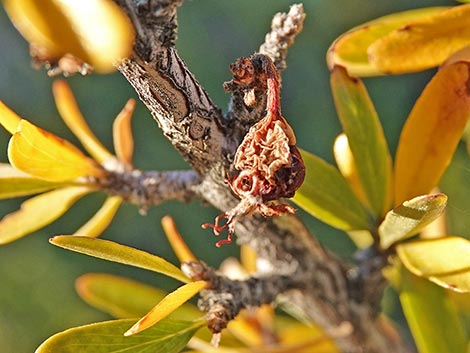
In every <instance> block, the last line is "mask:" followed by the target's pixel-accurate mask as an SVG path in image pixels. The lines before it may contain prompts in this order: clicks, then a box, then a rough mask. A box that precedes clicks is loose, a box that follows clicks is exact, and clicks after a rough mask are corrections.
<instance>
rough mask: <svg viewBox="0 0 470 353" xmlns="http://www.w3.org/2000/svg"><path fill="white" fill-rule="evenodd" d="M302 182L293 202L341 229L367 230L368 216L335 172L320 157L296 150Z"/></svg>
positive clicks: (335, 170)
mask: <svg viewBox="0 0 470 353" xmlns="http://www.w3.org/2000/svg"><path fill="white" fill-rule="evenodd" d="M300 152H301V154H302V158H303V160H304V163H305V167H306V176H305V181H304V183H303V184H302V186H301V187H300V189H299V190H297V192H296V193H295V196H294V197H293V199H292V200H293V201H294V202H295V203H296V204H297V205H299V206H300V207H301V208H303V209H304V210H305V211H307V212H308V213H310V214H311V215H313V216H314V217H316V218H318V219H319V220H321V221H323V222H325V223H327V224H329V225H331V226H333V227H335V228H339V229H342V230H355V229H369V228H370V227H371V224H370V218H369V215H368V214H367V212H366V210H365V209H364V207H363V206H362V204H361V202H360V201H359V200H358V199H357V197H356V195H355V194H354V192H353V191H352V189H351V187H350V186H349V185H348V183H347V182H346V180H345V179H344V178H343V176H342V175H341V174H340V173H339V171H338V170H337V169H336V168H335V167H333V166H332V165H330V164H328V163H327V162H325V161H324V160H322V159H321V158H319V157H317V156H315V155H313V154H311V153H309V152H307V151H303V150H301V151H300Z"/></svg>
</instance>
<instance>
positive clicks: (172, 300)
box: [124, 281, 207, 336]
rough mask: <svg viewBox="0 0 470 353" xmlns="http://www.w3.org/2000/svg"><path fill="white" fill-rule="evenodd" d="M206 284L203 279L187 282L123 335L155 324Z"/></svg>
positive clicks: (128, 334)
mask: <svg viewBox="0 0 470 353" xmlns="http://www.w3.org/2000/svg"><path fill="white" fill-rule="evenodd" d="M206 285H207V282H205V281H196V282H190V283H187V284H185V285H183V286H181V287H179V288H178V289H176V290H175V291H173V292H171V293H170V294H168V295H167V296H166V297H165V298H163V299H162V300H161V301H160V302H159V303H158V304H157V305H156V306H155V307H154V308H153V309H152V310H150V312H149V313H148V314H147V315H145V316H144V317H143V318H142V319H140V320H139V321H138V322H137V323H136V324H135V325H134V326H132V327H131V328H130V329H129V330H127V331H126V333H124V335H125V336H131V335H135V334H136V333H139V332H142V331H143V330H145V329H147V328H149V327H150V326H153V325H155V324H156V323H157V322H159V321H160V320H162V319H164V318H165V317H167V316H168V315H169V314H171V313H172V312H173V311H175V310H176V309H177V308H179V307H180V306H181V305H183V304H184V303H186V302H187V301H188V300H189V299H191V298H192V297H193V296H194V295H196V294H197V293H199V292H200V291H201V289H203V288H204V287H205V286H206Z"/></svg>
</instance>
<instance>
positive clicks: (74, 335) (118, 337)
mask: <svg viewBox="0 0 470 353" xmlns="http://www.w3.org/2000/svg"><path fill="white" fill-rule="evenodd" d="M132 322H133V320H132V319H126V320H114V321H106V322H100V323H96V324H91V325H85V326H80V327H75V328H72V329H69V330H66V331H63V332H60V333H57V334H55V335H54V336H52V337H50V338H48V339H47V340H46V341H45V342H44V343H42V344H41V345H40V346H39V348H38V349H37V350H36V352H35V353H59V352H60V353H77V352H80V353H117V352H126V353H131V352H135V353H137V352H152V353H178V352H180V351H181V350H183V348H184V347H185V346H186V344H187V343H188V341H189V339H190V338H191V337H192V336H193V335H194V334H195V333H196V331H197V330H198V329H199V328H201V327H202V326H203V325H204V321H202V320H200V321H195V322H194V321H177V320H164V321H161V322H160V323H159V324H158V325H155V326H153V327H152V328H150V329H149V331H147V332H146V333H145V334H142V335H134V336H132V337H124V336H123V335H122V332H123V331H124V330H125V329H126V327H129V325H131V324H132Z"/></svg>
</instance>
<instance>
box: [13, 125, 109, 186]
mask: <svg viewBox="0 0 470 353" xmlns="http://www.w3.org/2000/svg"><path fill="white" fill-rule="evenodd" d="M8 158H9V160H10V163H11V164H12V165H13V166H14V167H15V168H17V169H20V170H22V171H24V172H26V173H28V174H31V175H32V176H35V177H38V178H41V179H44V180H49V181H68V180H73V179H75V178H78V177H80V176H95V177H100V176H102V175H104V173H105V171H104V169H102V168H101V167H100V166H99V165H98V164H97V163H96V162H95V161H93V160H92V159H90V158H88V157H86V156H85V155H84V154H83V153H82V152H81V151H80V150H79V149H78V148H76V147H75V146H74V145H72V144H71V143H70V142H68V141H65V140H63V139H61V138H59V137H57V136H55V135H53V134H51V133H49V132H47V131H45V130H42V129H40V128H38V127H36V126H34V125H33V124H31V123H29V122H28V121H26V120H21V122H20V124H19V127H18V131H17V132H16V133H15V134H14V135H13V137H12V138H11V139H10V143H9V145H8Z"/></svg>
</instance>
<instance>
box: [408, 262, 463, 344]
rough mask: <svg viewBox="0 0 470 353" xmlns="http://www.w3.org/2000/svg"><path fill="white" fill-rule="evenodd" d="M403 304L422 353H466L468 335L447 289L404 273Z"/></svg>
mask: <svg viewBox="0 0 470 353" xmlns="http://www.w3.org/2000/svg"><path fill="white" fill-rule="evenodd" d="M400 277H401V283H400V287H401V289H400V292H399V296H400V302H401V305H402V308H403V312H404V314H405V317H406V321H407V323H408V325H409V327H410V329H411V333H412V335H413V338H414V341H415V343H416V345H417V346H418V351H419V352H420V353H456V352H465V347H466V340H467V339H466V334H465V331H464V328H463V326H462V322H461V321H460V318H459V315H458V311H457V309H456V307H455V305H454V304H453V303H452V301H451V300H449V298H448V297H447V295H446V291H445V289H444V288H441V287H438V286H436V285H434V284H433V283H431V282H429V281H427V280H425V279H422V278H420V277H416V276H414V275H413V274H411V273H410V272H408V271H407V270H406V269H404V268H402V270H401V276H400Z"/></svg>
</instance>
